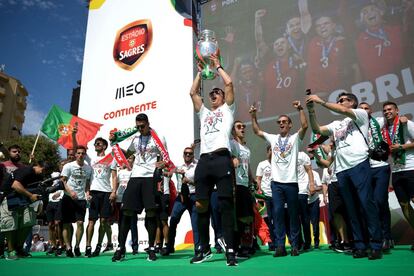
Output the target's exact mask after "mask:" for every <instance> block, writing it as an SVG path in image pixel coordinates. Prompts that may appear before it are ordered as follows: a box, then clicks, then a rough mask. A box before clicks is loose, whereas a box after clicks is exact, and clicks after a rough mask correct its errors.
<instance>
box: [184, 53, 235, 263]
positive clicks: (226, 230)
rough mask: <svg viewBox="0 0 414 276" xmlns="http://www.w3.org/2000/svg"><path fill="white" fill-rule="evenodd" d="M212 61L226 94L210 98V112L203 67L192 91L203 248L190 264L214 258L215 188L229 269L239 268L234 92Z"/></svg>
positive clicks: (217, 93) (220, 92) (213, 93)
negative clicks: (211, 241)
mask: <svg viewBox="0 0 414 276" xmlns="http://www.w3.org/2000/svg"><path fill="white" fill-rule="evenodd" d="M210 58H211V60H212V62H213V66H214V67H215V68H216V70H217V72H218V74H219V75H220V77H221V78H222V80H223V82H224V85H225V87H224V91H223V90H222V89H220V88H214V89H213V90H212V91H211V92H210V93H209V95H208V99H209V101H210V106H211V109H208V108H207V107H206V106H205V105H204V103H203V101H202V98H201V96H200V94H199V91H200V86H201V73H200V71H201V66H200V65H199V66H198V67H199V72H198V73H197V76H196V77H195V79H194V81H193V85H192V87H191V90H190V96H191V100H192V101H193V106H194V110H195V112H196V113H197V115H198V117H199V119H200V125H201V128H200V140H201V146H200V160H199V162H198V165H197V168H196V171H195V177H194V180H195V183H197V184H196V186H197V188H196V200H197V203H196V206H197V212H198V231H199V234H200V246H199V247H200V248H199V250H197V251H198V252H197V254H196V255H195V256H194V257H193V258H192V259H191V261H190V263H193V264H194V263H195V264H196V263H202V262H204V261H205V260H207V259H210V258H211V257H212V253H211V249H210V246H209V224H210V214H209V199H210V195H211V193H212V191H213V187H214V184H216V186H217V194H218V197H219V202H220V206H221V210H222V212H221V221H222V227H223V236H224V241H225V243H226V244H225V247H226V257H227V265H228V266H236V265H237V260H236V255H235V250H234V244H233V242H234V233H233V232H234V229H235V225H234V217H233V216H234V202H233V174H234V168H233V164H232V160H231V156H230V135H231V129H232V127H233V121H234V111H235V104H234V91H233V82H232V80H231V78H230V76H229V75H228V74H227V73H226V72H225V71H224V69H223V67H222V66H221V65H220V61H219V59H218V56H216V55H212V56H211V57H210Z"/></svg>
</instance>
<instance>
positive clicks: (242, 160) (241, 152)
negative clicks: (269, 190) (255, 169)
mask: <svg viewBox="0 0 414 276" xmlns="http://www.w3.org/2000/svg"><path fill="white" fill-rule="evenodd" d="M230 145H231V155H232V156H233V157H235V158H237V159H238V160H239V166H238V167H237V168H236V184H237V185H240V186H244V187H249V165H250V164H249V163H250V149H249V148H248V147H246V146H245V145H242V144H240V143H239V142H237V141H236V140H234V139H232V140H231V141H230Z"/></svg>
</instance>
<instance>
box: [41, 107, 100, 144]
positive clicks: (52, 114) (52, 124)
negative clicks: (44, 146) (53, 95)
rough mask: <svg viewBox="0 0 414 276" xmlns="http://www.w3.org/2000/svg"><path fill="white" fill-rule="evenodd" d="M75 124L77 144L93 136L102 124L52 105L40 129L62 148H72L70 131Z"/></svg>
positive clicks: (83, 142) (87, 140)
mask: <svg viewBox="0 0 414 276" xmlns="http://www.w3.org/2000/svg"><path fill="white" fill-rule="evenodd" d="M76 124H77V126H78V132H77V134H76V140H77V142H78V145H83V146H86V145H87V144H88V142H89V141H90V140H92V139H93V138H94V137H95V135H96V133H97V132H98V131H99V129H100V128H101V126H102V124H98V123H94V122H90V121H87V120H85V119H82V118H79V117H78V116H75V115H72V114H70V113H67V112H65V111H63V110H62V109H61V108H59V107H58V106H56V105H53V106H52V108H51V109H50V111H49V113H48V114H47V117H46V119H45V121H44V122H43V125H42V128H41V129H40V130H41V131H42V132H43V133H44V134H45V135H46V136H47V137H49V138H50V139H52V140H54V141H56V142H58V143H59V144H60V145H62V146H63V147H64V148H66V149H71V148H73V141H72V131H73V127H74V126H75V125H76Z"/></svg>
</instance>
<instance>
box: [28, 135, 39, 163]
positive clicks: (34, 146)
mask: <svg viewBox="0 0 414 276" xmlns="http://www.w3.org/2000/svg"><path fill="white" fill-rule="evenodd" d="M39 136H40V130H39V132H38V133H37V137H36V140H35V142H34V145H33V149H32V153H30V159H29V164H31V163H32V156H33V154H34V151H35V149H36V146H37V141H38V140H39Z"/></svg>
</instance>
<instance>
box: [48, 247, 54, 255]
mask: <svg viewBox="0 0 414 276" xmlns="http://www.w3.org/2000/svg"><path fill="white" fill-rule="evenodd" d="M55 252H56V247H49V249H48V250H47V252H46V255H48V256H50V255H55Z"/></svg>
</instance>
